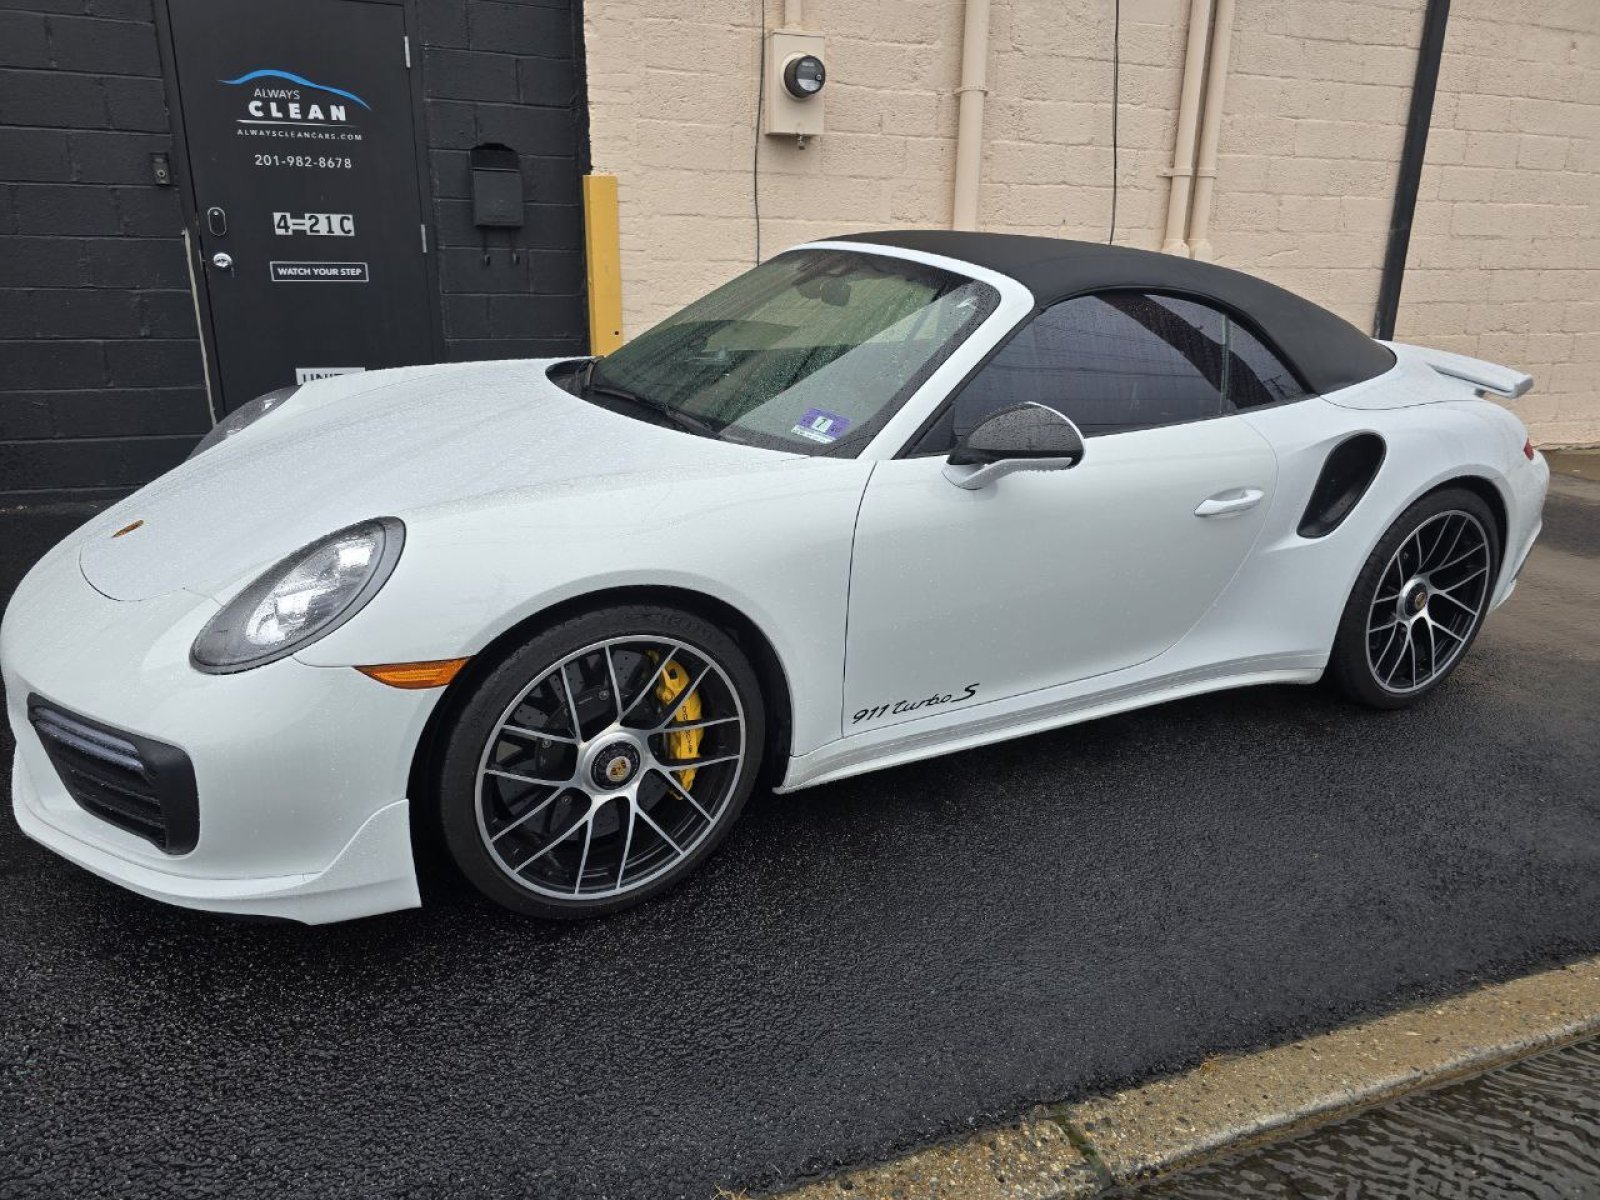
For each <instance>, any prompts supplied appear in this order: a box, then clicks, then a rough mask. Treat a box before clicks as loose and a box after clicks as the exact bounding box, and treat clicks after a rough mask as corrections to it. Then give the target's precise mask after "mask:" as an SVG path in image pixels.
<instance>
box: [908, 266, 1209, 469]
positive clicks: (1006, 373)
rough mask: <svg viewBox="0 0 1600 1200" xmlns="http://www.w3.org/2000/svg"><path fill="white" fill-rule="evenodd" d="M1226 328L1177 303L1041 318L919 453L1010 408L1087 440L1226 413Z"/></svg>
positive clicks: (1084, 306) (1201, 310)
mask: <svg viewBox="0 0 1600 1200" xmlns="http://www.w3.org/2000/svg"><path fill="white" fill-rule="evenodd" d="M1226 324H1227V322H1226V318H1225V317H1224V316H1223V315H1222V314H1221V313H1220V312H1218V311H1217V310H1216V309H1213V308H1209V307H1207V306H1206V305H1203V304H1195V303H1193V302H1192V301H1188V300H1180V299H1178V298H1176V297H1172V296H1154V295H1146V294H1143V293H1139V292H1105V293H1102V294H1099V295H1094V296H1080V297H1078V298H1077V299H1074V300H1066V301H1063V302H1062V303H1060V304H1057V305H1055V306H1054V307H1052V308H1049V309H1047V310H1046V311H1045V312H1042V313H1040V314H1039V315H1038V316H1037V317H1035V318H1034V319H1033V321H1032V322H1030V323H1029V324H1028V325H1027V326H1026V327H1025V328H1024V329H1022V330H1020V331H1019V332H1018V333H1017V335H1016V336H1015V337H1014V338H1012V339H1011V341H1010V342H1008V343H1007V344H1006V345H1005V346H1004V347H1003V348H1002V349H1001V350H1000V352H999V353H998V354H996V355H995V356H994V358H992V359H990V360H989V362H988V364H987V365H985V366H984V367H983V369H982V370H981V371H980V372H979V373H978V374H977V375H975V376H974V377H973V378H972V379H971V380H970V381H969V382H968V383H967V386H966V387H965V388H963V389H962V391H961V392H960V394H959V395H957V396H956V397H955V400H954V401H953V402H952V403H951V404H950V405H949V406H948V407H947V409H946V410H945V412H944V413H943V414H942V415H941V417H940V419H939V420H938V421H937V422H936V423H935V425H934V426H933V428H931V429H930V430H929V431H928V433H927V434H926V435H925V436H924V437H923V438H922V440H921V441H920V442H919V443H918V444H917V446H916V449H915V451H914V453H918V454H931V453H942V452H947V451H949V450H950V449H952V448H953V447H954V446H955V444H956V442H957V441H959V440H960V439H961V438H963V437H965V436H966V435H967V434H969V433H971V432H972V430H973V429H975V428H976V427H977V426H978V425H979V424H981V423H982V422H983V420H984V419H985V418H986V417H988V416H990V415H991V414H993V413H995V412H997V411H999V410H1000V409H1002V408H1007V407H1010V406H1011V405H1013V404H1022V403H1026V402H1028V401H1032V402H1034V403H1037V404H1044V405H1048V406H1049V407H1051V408H1054V409H1056V410H1058V411H1059V412H1062V413H1064V414H1065V415H1067V416H1069V417H1071V418H1072V419H1073V420H1074V421H1076V422H1077V424H1078V427H1079V428H1080V429H1082V430H1083V433H1084V436H1085V437H1094V436H1096V435H1097V434H1108V433H1122V432H1125V431H1127V430H1130V429H1146V428H1149V427H1151V426H1156V425H1171V424H1175V423H1178V422H1181V421H1195V420H1200V419H1203V418H1205V417H1215V416H1219V415H1221V414H1222V412H1223V411H1224V403H1223V386H1224V381H1223V367H1224V362H1225V352H1224V349H1223V347H1224V343H1225V339H1226V336H1227V333H1226Z"/></svg>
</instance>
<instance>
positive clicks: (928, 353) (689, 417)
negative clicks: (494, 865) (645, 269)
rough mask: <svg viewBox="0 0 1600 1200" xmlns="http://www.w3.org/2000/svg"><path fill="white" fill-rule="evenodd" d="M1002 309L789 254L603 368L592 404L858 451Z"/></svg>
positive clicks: (935, 281)
mask: <svg viewBox="0 0 1600 1200" xmlns="http://www.w3.org/2000/svg"><path fill="white" fill-rule="evenodd" d="M998 299H999V297H998V295H997V293H996V292H995V291H994V289H993V288H991V287H989V286H988V285H987V284H983V283H979V282H977V281H976V280H972V279H967V278H965V277H963V276H960V275H954V274H951V273H950V272H948V271H941V270H938V269H936V268H933V267H926V266H923V265H921V264H919V263H913V262H907V261H906V260H904V259H899V258H891V257H888V256H885V255H878V254H862V253H857V252H850V251H842V250H794V251H790V252H789V253H787V254H782V255H779V256H778V257H776V258H774V259H772V260H771V261H769V262H766V263H763V264H762V265H761V266H759V267H756V268H755V269H754V270H752V271H749V272H746V273H745V274H743V275H741V276H739V277H738V278H737V279H734V280H732V281H731V282H729V283H727V284H724V285H723V286H722V287H720V288H718V289H717V290H716V291H714V292H712V293H711V294H710V295H708V296H705V297H704V298H702V299H700V300H696V301H695V302H694V303H693V304H691V305H689V306H688V307H687V308H685V309H683V310H682V311H681V312H678V313H677V314H676V315H674V316H671V317H668V318H667V319H666V320H665V321H663V322H661V324H659V325H657V326H655V328H653V329H650V330H648V331H646V332H645V333H642V334H640V335H639V336H638V337H637V338H635V339H634V340H633V341H631V342H629V343H628V344H627V345H625V346H623V347H622V348H621V349H619V350H616V351H614V352H613V353H611V354H608V355H607V356H606V357H605V358H603V359H600V360H598V361H597V362H596V363H595V366H594V369H593V371H592V372H591V373H590V375H589V378H588V381H587V385H588V387H587V390H586V394H589V393H594V394H596V395H599V396H602V397H603V396H605V395H607V394H610V395H613V396H622V397H624V398H627V399H631V400H634V401H637V402H639V403H640V404H641V405H642V406H644V407H647V408H655V409H659V410H662V411H663V412H664V413H666V414H668V415H671V416H674V417H676V418H677V420H678V423H680V424H682V425H684V426H685V427H687V428H694V429H697V430H699V431H701V432H704V433H708V434H710V435H712V436H717V437H721V438H724V439H726V440H728V441H736V442H746V443H749V444H752V445H758V446H766V447H771V448H775V449H784V450H793V451H799V452H802V453H808V454H843V455H850V454H855V453H857V452H859V450H860V448H861V447H862V446H863V445H864V444H865V443H866V442H867V441H868V440H869V439H870V438H871V437H872V436H873V434H875V433H877V431H878V430H879V429H880V428H882V427H883V425H884V423H885V422H886V421H888V419H889V417H890V416H891V415H892V414H893V413H894V411H895V410H896V409H898V408H899V407H900V405H901V404H902V403H904V402H905V400H906V398H907V397H908V396H910V395H911V393H912V392H913V391H914V390H915V389H916V387H917V385H918V384H920V383H921V382H922V381H923V380H924V379H926V378H927V377H928V375H929V374H930V373H931V372H932V371H933V369H934V368H935V367H937V366H938V365H939V364H940V363H941V362H943V361H944V359H945V358H946V357H947V356H948V355H949V354H950V352H951V351H952V350H954V349H955V348H956V346H958V345H960V343H961V342H962V341H963V340H964V339H965V338H966V337H967V336H968V334H970V333H971V332H972V331H973V329H975V328H976V327H977V326H978V324H979V323H980V322H981V321H982V320H983V318H984V317H985V316H987V315H988V314H989V312H990V311H992V310H993V308H994V305H995V304H996V302H997V301H998Z"/></svg>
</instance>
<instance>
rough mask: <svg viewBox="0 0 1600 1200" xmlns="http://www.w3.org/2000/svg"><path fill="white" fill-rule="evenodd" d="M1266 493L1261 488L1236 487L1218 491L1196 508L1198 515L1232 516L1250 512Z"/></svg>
mask: <svg viewBox="0 0 1600 1200" xmlns="http://www.w3.org/2000/svg"><path fill="white" fill-rule="evenodd" d="M1264 495H1266V493H1265V492H1263V491H1262V490H1261V489H1260V488H1234V489H1233V490H1232V491H1227V492H1218V493H1217V494H1216V495H1215V496H1212V497H1211V498H1210V499H1209V500H1202V501H1200V506H1199V507H1198V508H1196V509H1195V510H1194V515H1195V516H1197V517H1231V516H1237V515H1238V514H1239V513H1242V512H1248V511H1249V510H1250V509H1252V508H1254V507H1255V506H1256V505H1258V504H1260V503H1261V497H1263V496H1264Z"/></svg>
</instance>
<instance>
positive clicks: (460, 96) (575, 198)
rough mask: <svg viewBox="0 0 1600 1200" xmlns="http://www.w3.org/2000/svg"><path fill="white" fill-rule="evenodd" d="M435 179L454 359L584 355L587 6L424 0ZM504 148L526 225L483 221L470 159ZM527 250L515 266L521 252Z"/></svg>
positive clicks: (548, 0) (545, 0)
mask: <svg viewBox="0 0 1600 1200" xmlns="http://www.w3.org/2000/svg"><path fill="white" fill-rule="evenodd" d="M420 8H421V12H420V17H421V24H422V41H423V45H424V47H425V49H424V57H423V75H422V86H423V92H424V94H425V96H426V99H425V101H424V108H425V109H426V120H427V142H428V169H429V175H430V181H431V183H432V188H433V207H434V228H435V232H436V238H437V243H438V252H439V286H440V289H441V291H442V292H443V294H444V333H445V341H446V345H447V346H448V347H449V354H450V357H451V358H455V359H473V358H509V357H528V356H537V355H544V354H573V353H582V352H583V351H584V349H585V347H586V344H587V342H588V333H587V326H588V317H587V310H586V307H585V303H584V261H583V208H582V200H581V196H580V192H579V179H580V177H581V175H582V174H583V172H584V171H586V170H587V169H588V162H587V156H588V130H587V125H586V113H587V109H586V107H585V104H584V99H583V68H582V48H581V39H582V13H581V11H580V9H579V5H578V3H577V2H576V0H571V2H568V0H523V2H506V0H420ZM488 142H498V143H500V144H503V145H507V146H510V147H511V148H512V149H513V150H515V151H516V152H517V155H518V158H519V159H520V161H521V163H522V178H523V201H524V214H525V222H526V223H525V224H524V226H523V228H521V229H519V230H490V231H489V233H488V247H489V263H488V265H485V264H484V244H485V242H484V237H483V234H482V231H480V230H478V229H477V228H476V227H475V226H474V225H473V224H472V183H471V175H470V173H469V169H468V153H469V151H470V150H471V149H472V147H473V146H476V145H479V144H480V143H488ZM513 247H514V248H515V249H516V251H517V254H516V259H517V260H516V261H513V260H512V249H513Z"/></svg>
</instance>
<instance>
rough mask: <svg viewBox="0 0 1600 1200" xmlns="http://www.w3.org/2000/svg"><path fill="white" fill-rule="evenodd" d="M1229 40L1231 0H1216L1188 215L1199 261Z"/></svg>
mask: <svg viewBox="0 0 1600 1200" xmlns="http://www.w3.org/2000/svg"><path fill="white" fill-rule="evenodd" d="M1232 44H1233V0H1217V11H1216V15H1215V16H1214V17H1213V18H1212V23H1211V63H1210V65H1209V66H1208V67H1207V68H1206V98H1205V104H1204V106H1203V107H1202V109H1201V113H1200V163H1199V166H1198V167H1197V168H1196V170H1195V181H1194V208H1193V211H1192V212H1191V213H1190V215H1189V253H1190V254H1192V255H1194V257H1195V258H1198V259H1200V260H1201V261H1202V262H1210V261H1211V260H1212V259H1213V258H1215V257H1216V255H1215V254H1213V253H1212V249H1211V198H1212V195H1213V193H1214V192H1215V191H1216V189H1217V139H1218V138H1219V137H1220V136H1221V133H1222V93H1223V90H1224V89H1225V88H1226V87H1227V84H1228V52H1229V50H1230V48H1231V47H1232Z"/></svg>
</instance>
